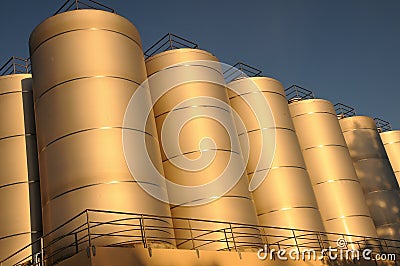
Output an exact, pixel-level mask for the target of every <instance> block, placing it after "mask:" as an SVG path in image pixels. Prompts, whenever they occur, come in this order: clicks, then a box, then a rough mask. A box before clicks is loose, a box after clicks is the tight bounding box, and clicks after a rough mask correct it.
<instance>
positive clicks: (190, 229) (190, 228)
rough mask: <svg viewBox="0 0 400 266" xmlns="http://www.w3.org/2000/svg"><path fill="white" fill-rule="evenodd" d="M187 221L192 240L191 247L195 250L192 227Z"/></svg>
mask: <svg viewBox="0 0 400 266" xmlns="http://www.w3.org/2000/svg"><path fill="white" fill-rule="evenodd" d="M187 221H188V224H189V232H190V238H191V239H192V246H193V249H196V248H195V244H194V238H193V232H192V226H191V225H190V219H189V218H188V219H187Z"/></svg>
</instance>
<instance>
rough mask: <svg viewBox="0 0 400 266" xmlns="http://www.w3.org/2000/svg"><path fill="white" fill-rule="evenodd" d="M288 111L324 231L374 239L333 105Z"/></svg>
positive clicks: (310, 103)
mask: <svg viewBox="0 0 400 266" xmlns="http://www.w3.org/2000/svg"><path fill="white" fill-rule="evenodd" d="M289 109H290V112H291V115H292V119H293V123H294V127H295V129H296V134H297V136H298V138H299V142H300V147H301V149H302V152H303V156H304V160H305V163H306V166H307V170H308V172H309V175H310V178H311V183H312V184H313V188H314V193H315V196H316V198H317V202H318V206H319V209H320V212H321V216H322V220H323V222H324V225H325V229H326V231H327V232H335V233H346V234H354V235H362V236H371V237H374V236H376V230H375V226H374V223H373V221H372V218H371V217H370V213H369V210H368V207H367V205H366V203H365V198H364V195H363V192H362V188H361V185H360V183H359V181H358V178H357V175H356V172H355V170H354V168H353V164H352V160H351V157H350V154H349V151H348V149H347V146H346V142H345V140H344V138H343V135H342V132H341V129H340V126H339V122H338V119H337V117H336V113H335V109H334V107H333V105H332V104H331V103H330V102H329V101H326V100H321V99H310V100H302V101H298V102H293V103H291V104H289Z"/></svg>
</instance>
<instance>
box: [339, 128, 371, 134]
mask: <svg viewBox="0 0 400 266" xmlns="http://www.w3.org/2000/svg"><path fill="white" fill-rule="evenodd" d="M357 130H372V131H376V132H378V130H377V129H376V128H370V127H365V128H364V127H363V128H353V129H346V130H342V133H346V132H352V131H357Z"/></svg>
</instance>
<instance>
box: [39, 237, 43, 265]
mask: <svg viewBox="0 0 400 266" xmlns="http://www.w3.org/2000/svg"><path fill="white" fill-rule="evenodd" d="M40 265H41V266H44V239H43V237H41V238H40Z"/></svg>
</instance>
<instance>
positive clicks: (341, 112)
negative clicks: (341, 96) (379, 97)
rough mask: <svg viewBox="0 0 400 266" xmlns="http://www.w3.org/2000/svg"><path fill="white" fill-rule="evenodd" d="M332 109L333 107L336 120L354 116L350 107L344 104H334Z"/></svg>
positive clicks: (353, 111)
mask: <svg viewBox="0 0 400 266" xmlns="http://www.w3.org/2000/svg"><path fill="white" fill-rule="evenodd" d="M334 107H335V111H336V115H337V117H338V119H342V118H346V117H351V116H355V115H356V111H355V110H354V108H353V107H351V106H348V105H346V104H343V103H336V104H335V105H334Z"/></svg>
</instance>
